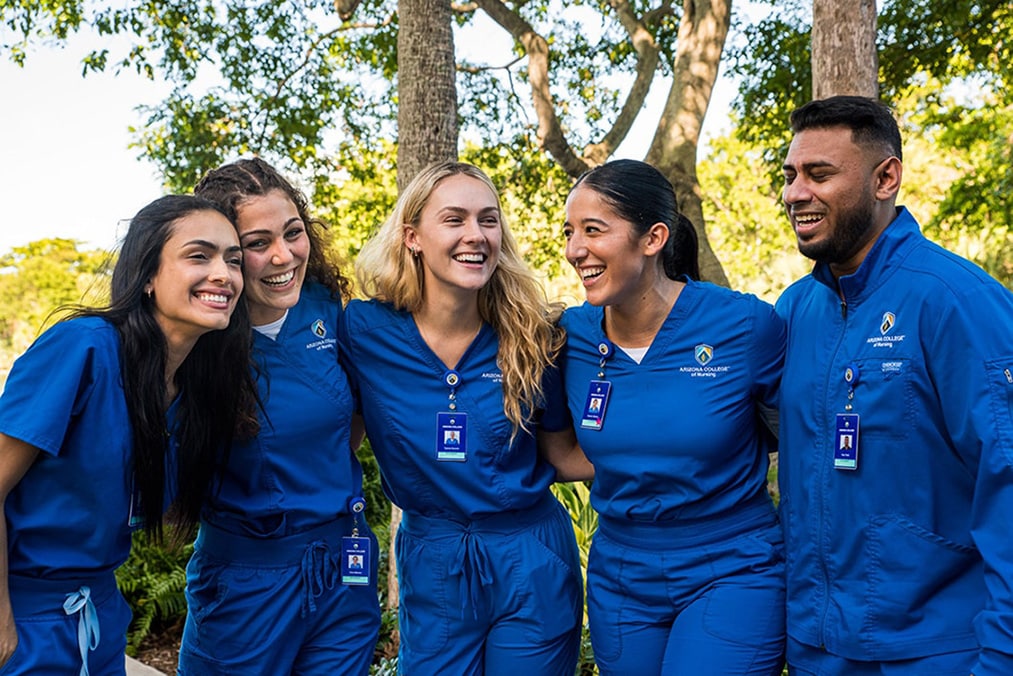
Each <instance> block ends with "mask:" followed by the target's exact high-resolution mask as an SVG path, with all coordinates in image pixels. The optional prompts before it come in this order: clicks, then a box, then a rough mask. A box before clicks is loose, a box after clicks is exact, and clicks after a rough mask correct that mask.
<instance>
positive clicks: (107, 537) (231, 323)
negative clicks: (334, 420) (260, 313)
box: [0, 195, 256, 676]
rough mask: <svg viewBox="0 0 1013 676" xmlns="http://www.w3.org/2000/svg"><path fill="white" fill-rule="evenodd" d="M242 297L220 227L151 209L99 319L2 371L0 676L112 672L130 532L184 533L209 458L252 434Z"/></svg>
mask: <svg viewBox="0 0 1013 676" xmlns="http://www.w3.org/2000/svg"><path fill="white" fill-rule="evenodd" d="M242 290H243V278H242V252H241V250H240V248H239V238H238V237H237V236H236V233H235V229H234V228H233V226H232V224H231V222H230V221H229V219H228V218H227V217H226V216H225V215H224V214H223V213H222V212H221V211H220V210H219V209H218V208H217V207H216V206H215V205H214V204H212V203H210V202H206V201H204V200H200V199H197V198H195V197H190V196H178V195H171V196H167V197H163V198H160V199H158V200H156V201H154V202H152V203H151V204H149V205H148V206H146V207H145V208H144V209H142V210H141V211H140V212H139V213H138V214H137V215H136V216H135V217H134V219H133V220H132V221H131V223H130V228H129V229H128V231H127V234H126V237H125V238H124V241H123V245H122V248H121V250H120V254H119V258H118V260H117V263H116V266H115V268H114V270H113V274H112V289H111V301H110V304H109V306H108V307H105V308H92V309H89V308H77V309H75V310H73V311H72V312H71V314H70V316H69V317H68V318H67V319H65V320H64V321H61V322H58V323H57V324H56V325H55V326H53V327H52V328H51V329H49V330H48V331H46V332H45V333H44V334H43V335H42V336H41V337H39V339H38V340H37V341H36V342H35V343H34V344H33V345H32V346H31V347H30V348H29V349H28V350H27V351H26V352H25V353H24V354H23V355H22V356H21V357H20V358H19V359H18V360H17V361H16V362H15V363H14V366H13V368H12V370H11V373H10V376H9V378H8V380H7V383H6V388H5V390H4V393H3V396H2V397H0V500H4V503H3V504H4V516H5V517H6V518H5V519H3V520H0V544H2V546H0V552H2V554H0V557H2V558H0V560H2V563H3V564H4V565H3V566H2V568H0V569H2V571H3V572H2V575H0V665H2V666H0V672H2V673H3V674H5V675H7V674H43V673H45V674H58V673H59V674H70V673H78V672H80V673H81V674H86V675H87V674H93V675H101V676H104V675H106V674H123V673H124V658H123V655H124V649H125V648H126V631H127V625H128V624H129V622H130V609H129V608H128V607H127V604H126V602H125V601H124V599H123V597H122V596H121V595H120V593H119V591H118V590H117V587H116V578H115V576H114V571H115V570H116V568H117V567H118V566H119V565H120V564H122V563H123V561H124V560H126V558H127V555H128V553H129V551H130V539H131V532H132V531H133V530H135V529H137V528H141V527H143V528H145V529H147V530H148V531H149V532H151V533H153V534H155V535H160V534H161V531H162V515H163V512H165V508H166V506H167V505H170V504H171V505H172V506H173V509H171V510H170V513H171V514H172V516H173V519H174V521H175V523H176V524H177V525H179V526H181V527H182V528H186V527H187V526H192V525H193V524H194V523H195V522H196V519H197V516H198V513H199V506H200V504H201V502H202V500H203V499H204V497H205V496H206V494H207V492H208V489H209V483H210V481H211V478H212V476H213V474H214V470H215V466H216V464H217V463H218V462H220V455H221V453H222V452H223V451H225V449H227V448H228V447H229V445H230V443H231V441H232V439H233V437H234V435H235V434H236V433H240V434H247V433H252V432H253V431H254V426H255V425H256V419H255V417H254V416H253V412H254V408H253V403H254V402H255V396H256V395H255V389H254V387H253V383H252V379H251V378H250V376H249V367H248V363H249V354H250V352H249V319H248V318H247V316H246V313H245V307H244V306H243V305H242V304H241V303H240V302H239V296H240V293H241V292H242ZM170 421H171V423H170ZM170 435H172V436H173V437H174V439H175V440H178V444H177V443H176V442H175V440H174V442H173V444H171V445H170V443H169V441H168V440H169V438H170ZM177 447H178V448H180V449H181V450H180V451H179V453H178V454H177V453H176V450H175V449H176V448H177Z"/></svg>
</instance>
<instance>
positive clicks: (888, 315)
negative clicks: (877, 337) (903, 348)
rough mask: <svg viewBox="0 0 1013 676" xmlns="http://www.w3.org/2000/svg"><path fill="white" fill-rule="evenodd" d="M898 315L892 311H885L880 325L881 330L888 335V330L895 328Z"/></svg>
mask: <svg viewBox="0 0 1013 676" xmlns="http://www.w3.org/2000/svg"><path fill="white" fill-rule="evenodd" d="M896 321H897V317H896V316H895V315H894V314H893V313H892V312H884V313H883V323H882V324H880V325H879V332H880V333H882V334H883V335H886V332H887V331H889V330H890V329H892V328H893V325H894V322H896Z"/></svg>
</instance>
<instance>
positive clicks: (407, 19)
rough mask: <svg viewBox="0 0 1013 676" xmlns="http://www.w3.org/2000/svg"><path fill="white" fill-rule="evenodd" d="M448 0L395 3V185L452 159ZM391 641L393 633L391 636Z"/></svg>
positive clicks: (391, 580)
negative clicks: (423, 169) (427, 168)
mask: <svg viewBox="0 0 1013 676" xmlns="http://www.w3.org/2000/svg"><path fill="white" fill-rule="evenodd" d="M451 21H452V17H451V11H450V2H449V0H401V2H399V3H398V22H399V24H398V25H399V28H398V34H397V54H398V65H397V67H398V76H397V89H398V111H397V127H398V147H397V184H398V188H399V189H401V188H404V186H406V185H407V184H408V182H409V181H411V179H412V177H414V176H415V174H417V173H418V172H419V171H420V170H421V169H422V168H424V167H425V166H426V165H427V164H430V163H431V162H438V161H441V160H456V159H457V83H456V76H457V67H456V60H455V55H454V33H453V29H452V26H451ZM400 523H401V510H400V509H398V507H397V505H391V517H390V557H389V559H388V565H387V607H388V608H390V609H395V608H397V607H398V596H399V595H398V581H397V564H396V561H395V556H394V541H395V538H396V537H397V529H398V526H399V525H400ZM392 638H393V640H394V642H395V643H396V642H397V636H396V635H395V636H394V637H392Z"/></svg>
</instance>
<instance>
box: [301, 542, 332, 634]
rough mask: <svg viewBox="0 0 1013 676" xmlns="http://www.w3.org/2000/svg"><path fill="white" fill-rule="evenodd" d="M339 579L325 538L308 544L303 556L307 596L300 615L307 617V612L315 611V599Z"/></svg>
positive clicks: (304, 584) (304, 582)
mask: <svg viewBox="0 0 1013 676" xmlns="http://www.w3.org/2000/svg"><path fill="white" fill-rule="evenodd" d="M337 581H338V568H337V566H336V565H335V564H334V559H333V557H331V549H330V547H328V546H327V543H326V542H324V541H323V540H317V541H315V542H311V543H310V544H309V545H307V546H306V551H305V552H303V557H302V582H303V587H304V588H305V589H306V597H305V598H304V599H303V604H302V608H301V609H300V611H299V616H300V617H306V614H307V612H310V613H315V612H316V611H317V604H316V602H315V601H314V600H313V599H314V598H315V597H317V596H321V595H322V594H323V593H324V591H325V590H331V589H334V585H336V584H337Z"/></svg>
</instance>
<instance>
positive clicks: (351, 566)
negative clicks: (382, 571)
mask: <svg viewBox="0 0 1013 676" xmlns="http://www.w3.org/2000/svg"><path fill="white" fill-rule="evenodd" d="M372 544H373V543H372V542H370V540H369V538H361V537H356V536H354V535H347V536H345V537H343V538H341V584H348V585H365V584H369V571H370V565H369V561H370V556H371V554H372Z"/></svg>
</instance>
